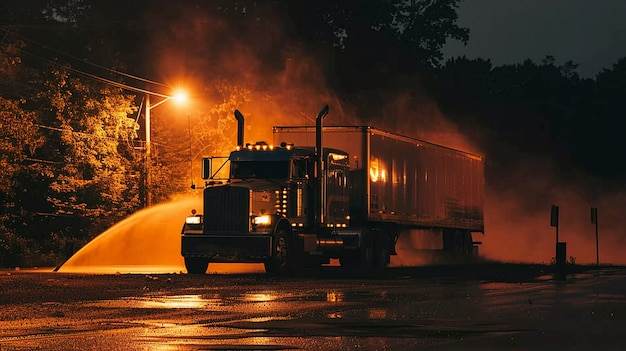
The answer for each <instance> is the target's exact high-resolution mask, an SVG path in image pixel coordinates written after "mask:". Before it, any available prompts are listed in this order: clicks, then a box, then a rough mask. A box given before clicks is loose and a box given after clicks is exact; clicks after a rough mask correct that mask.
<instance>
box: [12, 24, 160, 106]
mask: <svg viewBox="0 0 626 351" xmlns="http://www.w3.org/2000/svg"><path fill="white" fill-rule="evenodd" d="M0 30H1V31H4V32H5V38H6V36H7V35H8V34H11V35H14V36H15V37H17V38H20V39H22V40H24V41H26V42H29V43H32V44H35V45H38V46H40V47H42V48H44V49H47V50H50V51H53V52H56V53H59V54H61V55H64V56H66V57H69V58H72V59H75V60H77V61H80V62H81V63H83V64H87V65H91V66H93V67H97V68H99V69H103V70H105V71H108V72H110V73H113V74H118V75H121V76H124V77H128V78H132V79H135V80H139V81H142V82H146V83H150V84H154V85H159V86H163V87H168V88H169V86H168V85H166V84H163V83H159V82H156V81H152V80H149V79H146V78H142V77H139V76H134V75H131V74H128V73H125V72H121V71H118V70H114V69H111V68H108V67H105V66H101V65H98V64H95V63H91V62H88V61H85V60H84V59H81V58H79V57H76V56H74V55H71V54H68V53H65V52H63V51H61V50H58V49H55V48H52V47H50V46H48V45H45V44H42V43H39V42H37V41H34V40H31V39H29V38H26V37H24V36H23V35H20V34H18V33H15V32H13V31H10V30H8V29H6V28H4V27H0ZM3 41H4V40H3ZM18 50H20V52H22V53H24V54H26V55H29V56H31V57H33V58H35V59H37V60H40V61H43V62H46V63H48V64H51V65H54V66H58V67H61V68H63V69H66V70H68V71H70V72H73V73H76V74H80V75H82V76H85V77H88V78H91V79H94V80H97V81H100V82H103V83H106V84H110V85H113V86H116V87H118V88H121V89H125V90H130V91H135V92H139V93H143V94H150V95H155V96H159V97H163V98H170V97H171V96H170V95H166V94H161V93H157V92H153V91H150V90H147V89H141V88H137V87H135V86H132V85H128V84H124V83H120V82H117V81H114V80H111V79H107V78H104V77H100V76H98V75H96V74H91V73H87V72H84V71H81V70H79V69H76V68H73V67H70V66H69V65H63V64H60V63H58V62H55V61H53V60H50V59H47V58H45V57H42V56H39V55H36V54H34V53H32V52H29V51H27V50H24V49H22V48H18Z"/></svg>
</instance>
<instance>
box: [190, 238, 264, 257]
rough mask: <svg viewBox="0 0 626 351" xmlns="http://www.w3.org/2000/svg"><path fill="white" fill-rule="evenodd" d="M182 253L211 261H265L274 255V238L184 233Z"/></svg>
mask: <svg viewBox="0 0 626 351" xmlns="http://www.w3.org/2000/svg"><path fill="white" fill-rule="evenodd" d="M181 254H182V255H183V257H202V258H208V259H209V262H242V263H255V262H264V261H267V260H268V259H269V258H270V257H271V255H272V238H271V237H270V236H269V235H204V234H183V235H182V242H181Z"/></svg>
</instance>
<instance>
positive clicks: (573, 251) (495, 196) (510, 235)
mask: <svg viewBox="0 0 626 351" xmlns="http://www.w3.org/2000/svg"><path fill="white" fill-rule="evenodd" d="M560 174H561V172H559V171H558V170H556V169H554V168H553V166H552V163H551V162H549V160H544V161H538V160H537V161H529V160H525V161H520V163H519V164H518V167H517V168H515V169H513V170H511V171H509V172H506V173H505V172H503V171H499V172H498V173H492V174H489V173H488V176H491V177H492V178H497V180H496V179H493V180H494V184H491V185H490V184H488V186H487V193H486V205H485V235H484V237H483V238H482V239H483V240H482V241H483V245H482V247H481V249H480V250H481V254H482V255H484V256H486V257H487V258H490V259H494V260H499V261H505V262H529V263H549V262H551V260H552V259H553V258H554V257H555V253H556V229H557V228H555V227H551V226H550V208H551V206H552V205H556V206H559V226H558V236H559V242H565V243H566V245H567V255H566V256H567V259H568V260H574V261H575V262H576V263H580V264H590V263H595V262H596V235H595V234H596V227H595V224H592V223H591V207H596V208H598V234H599V235H598V236H599V258H600V263H607V264H624V263H626V258H625V257H624V255H623V254H622V253H621V247H623V245H624V244H625V243H626V238H624V235H623V229H621V226H620V222H621V221H620V216H621V213H622V211H621V209H620V207H621V206H622V204H623V203H624V200H625V199H626V197H625V195H626V194H624V193H620V192H612V191H610V190H609V189H608V188H607V187H606V185H607V184H603V183H602V182H601V181H599V180H597V179H591V178H588V177H582V176H580V175H578V176H576V175H574V174H572V177H571V178H570V179H567V180H564V179H563V178H562V176H560ZM488 181H489V178H488Z"/></svg>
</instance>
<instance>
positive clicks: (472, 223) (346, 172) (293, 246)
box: [181, 106, 484, 275]
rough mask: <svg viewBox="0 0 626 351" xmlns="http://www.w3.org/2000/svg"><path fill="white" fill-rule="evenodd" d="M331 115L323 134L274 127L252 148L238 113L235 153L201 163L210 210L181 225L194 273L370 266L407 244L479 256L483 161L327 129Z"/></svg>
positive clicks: (357, 131) (320, 128)
mask: <svg viewBox="0 0 626 351" xmlns="http://www.w3.org/2000/svg"><path fill="white" fill-rule="evenodd" d="M328 111H329V109H328V106H325V107H324V108H322V110H321V111H320V112H319V113H318V115H317V117H316V122H315V126H314V127H313V126H276V127H273V140H272V142H271V143H267V142H263V141H262V142H254V143H244V135H243V134H244V117H243V115H242V114H241V113H240V112H239V111H235V118H236V120H237V126H238V128H237V146H236V149H235V150H233V151H232V152H231V153H230V155H228V156H227V157H217V156H214V157H207V158H203V171H202V172H203V176H202V178H203V179H205V187H204V189H203V212H202V213H195V210H194V211H193V213H192V215H191V216H189V217H187V218H186V219H185V224H184V226H183V229H182V242H181V253H182V256H183V258H184V261H185V266H186V268H187V271H188V273H192V274H204V273H206V271H207V269H208V265H209V264H210V263H212V262H220V263H224V262H233V263H254V262H257V263H263V264H264V267H265V270H266V272H267V273H270V274H278V275H285V274H293V273H297V272H298V271H300V270H302V269H304V268H306V267H314V266H319V265H321V264H324V263H329V262H330V260H331V259H334V260H338V262H339V263H340V265H341V266H342V267H349V268H351V269H357V270H362V271H372V270H377V269H382V268H384V267H386V266H387V265H388V264H389V262H390V256H391V255H396V254H397V250H396V246H397V243H398V238H399V237H410V238H411V240H413V241H416V242H420V245H421V246H422V248H424V249H428V250H438V251H441V252H444V253H448V254H450V255H452V256H457V257H467V256H470V255H472V254H473V253H475V244H477V243H479V242H475V241H473V237H472V233H484V222H483V204H484V158H483V157H482V156H479V155H476V154H472V153H468V152H464V151H461V150H457V149H453V148H449V147H445V146H441V145H437V144H433V143H429V142H426V141H423V140H418V139H415V138H411V137H407V136H402V135H399V134H395V133H392V132H388V131H384V130H381V129H377V128H375V127H371V126H324V125H323V119H324V117H325V116H326V115H327V114H328ZM218 166H219V167H218ZM225 169H228V172H227V173H228V175H227V176H222V177H220V176H219V174H221V173H224V170H225Z"/></svg>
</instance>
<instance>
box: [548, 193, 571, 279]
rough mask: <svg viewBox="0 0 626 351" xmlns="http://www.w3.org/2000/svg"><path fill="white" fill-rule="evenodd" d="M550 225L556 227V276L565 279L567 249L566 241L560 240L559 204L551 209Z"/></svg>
mask: <svg viewBox="0 0 626 351" xmlns="http://www.w3.org/2000/svg"><path fill="white" fill-rule="evenodd" d="M550 226H551V227H555V228H556V253H555V259H556V266H555V274H554V278H555V279H557V280H565V268H566V267H565V257H567V254H566V251H567V250H566V243H564V242H563V243H560V242H559V206H556V205H552V208H551V209H550Z"/></svg>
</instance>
